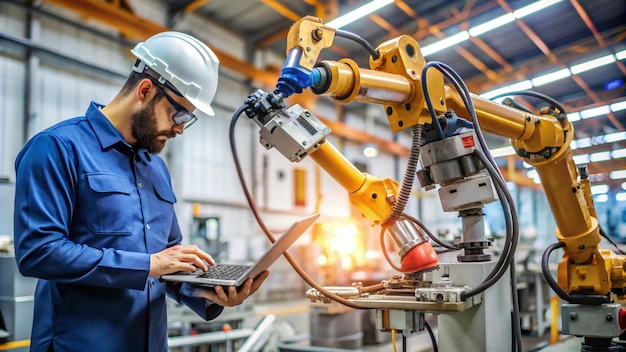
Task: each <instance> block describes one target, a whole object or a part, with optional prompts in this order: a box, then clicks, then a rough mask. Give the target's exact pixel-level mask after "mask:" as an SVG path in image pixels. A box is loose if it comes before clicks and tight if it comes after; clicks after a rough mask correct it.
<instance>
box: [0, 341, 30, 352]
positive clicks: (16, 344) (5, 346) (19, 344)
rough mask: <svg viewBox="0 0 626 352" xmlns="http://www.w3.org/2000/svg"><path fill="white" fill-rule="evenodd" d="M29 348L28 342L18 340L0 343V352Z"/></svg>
mask: <svg viewBox="0 0 626 352" xmlns="http://www.w3.org/2000/svg"><path fill="white" fill-rule="evenodd" d="M28 346H30V340H19V341H10V342H4V343H0V351H6V350H12V349H15V348H23V347H28Z"/></svg>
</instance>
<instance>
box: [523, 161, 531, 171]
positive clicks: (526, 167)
mask: <svg viewBox="0 0 626 352" xmlns="http://www.w3.org/2000/svg"><path fill="white" fill-rule="evenodd" d="M522 166H524V168H525V169H530V168H532V167H533V166H532V165H530V164H529V163H527V162H525V161H524V162H522Z"/></svg>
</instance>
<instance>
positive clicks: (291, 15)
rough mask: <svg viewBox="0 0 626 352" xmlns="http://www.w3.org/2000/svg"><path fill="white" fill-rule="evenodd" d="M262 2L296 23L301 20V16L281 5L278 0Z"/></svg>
mask: <svg viewBox="0 0 626 352" xmlns="http://www.w3.org/2000/svg"><path fill="white" fill-rule="evenodd" d="M261 2H262V3H264V4H265V5H267V6H269V7H271V8H272V9H273V10H274V11H276V12H278V13H280V14H281V15H283V16H285V17H287V18H288V19H290V20H292V21H294V22H296V21H298V19H299V18H300V15H298V14H297V13H295V12H293V11H291V10H289V9H288V8H287V7H285V6H284V5H283V4H281V3H279V2H278V1H276V0H261Z"/></svg>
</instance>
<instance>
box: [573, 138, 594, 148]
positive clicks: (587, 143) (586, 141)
mask: <svg viewBox="0 0 626 352" xmlns="http://www.w3.org/2000/svg"><path fill="white" fill-rule="evenodd" d="M576 147H578V148H587V147H591V138H580V139H577V140H576Z"/></svg>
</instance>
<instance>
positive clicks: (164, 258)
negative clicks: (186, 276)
mask: <svg viewBox="0 0 626 352" xmlns="http://www.w3.org/2000/svg"><path fill="white" fill-rule="evenodd" d="M205 261H206V262H205ZM206 263H209V265H214V264H215V261H214V260H213V258H212V257H211V256H210V255H209V254H207V253H206V252H205V251H203V250H202V249H200V248H198V246H196V245H195V244H189V245H176V246H172V247H169V248H166V249H164V250H162V251H160V252H158V253H154V254H152V255H150V274H149V275H150V276H151V277H159V276H161V275H166V274H171V273H175V272H177V271H196V268H200V269H202V270H204V271H207V270H208V269H209V268H208V267H207V264H206Z"/></svg>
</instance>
